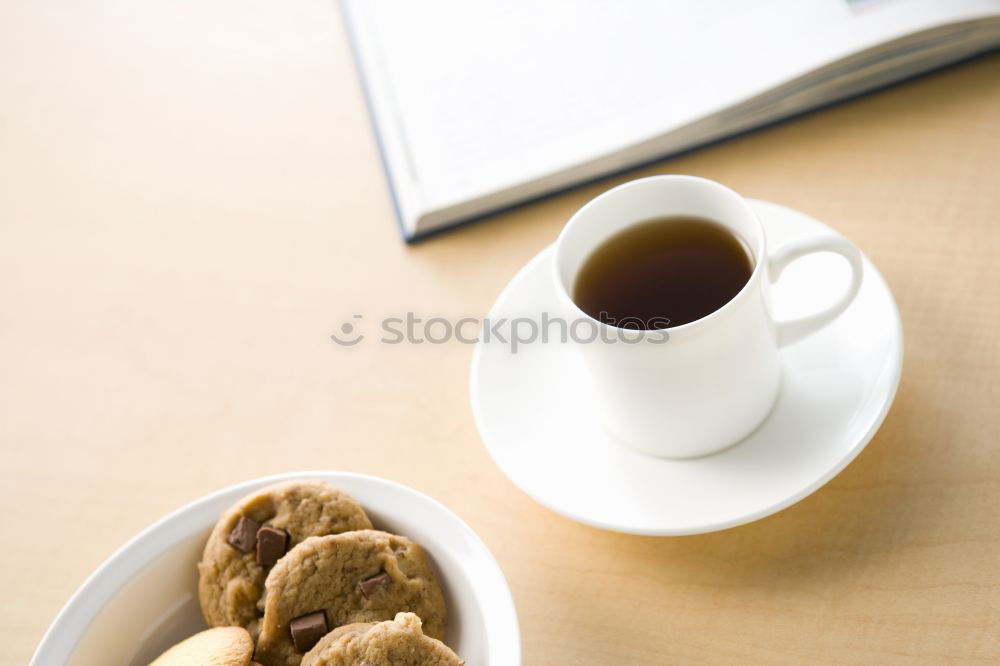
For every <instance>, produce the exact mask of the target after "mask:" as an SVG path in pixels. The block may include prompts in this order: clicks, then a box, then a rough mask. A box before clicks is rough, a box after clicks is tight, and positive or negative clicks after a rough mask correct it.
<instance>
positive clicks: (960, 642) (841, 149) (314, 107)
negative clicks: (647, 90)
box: [0, 0, 1000, 666]
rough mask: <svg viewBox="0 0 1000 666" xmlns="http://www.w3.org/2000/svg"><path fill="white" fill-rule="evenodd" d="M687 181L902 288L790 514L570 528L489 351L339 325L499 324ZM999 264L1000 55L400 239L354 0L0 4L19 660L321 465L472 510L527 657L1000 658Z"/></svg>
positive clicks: (2, 634) (2, 573)
mask: <svg viewBox="0 0 1000 666" xmlns="http://www.w3.org/2000/svg"><path fill="white" fill-rule="evenodd" d="M668 172H678V173H690V174H697V175H701V176H706V177H709V178H713V179H717V180H719V181H722V182H724V183H727V184H728V185H730V186H731V187H733V188H734V189H736V190H737V191H739V192H741V193H743V194H745V195H748V196H753V197H760V198H763V199H770V200H773V201H777V202H781V203H784V204H787V205H790V206H793V207H796V208H800V209H801V210H803V211H806V212H808V213H810V214H812V215H814V216H816V217H818V218H820V219H822V220H825V221H827V222H829V223H830V224H832V225H834V226H835V227H837V228H838V229H840V230H841V231H842V232H843V233H844V234H846V235H847V236H848V237H849V238H851V239H852V240H853V241H855V242H856V243H857V244H858V245H859V246H860V247H861V248H862V250H863V251H864V252H866V253H867V254H868V256H870V257H871V258H872V260H873V261H874V262H875V264H876V265H878V267H879V268H880V269H881V270H882V272H883V273H884V274H885V277H886V278H887V280H888V282H889V284H890V285H891V287H892V289H893V290H894V293H895V295H896V298H897V299H898V302H899V306H900V309H901V311H902V316H903V322H904V330H905V335H906V361H905V368H904V372H903V379H902V384H901V386H900V390H899V395H898V397H897V400H896V404H895V406H894V407H893V408H892V410H891V412H890V413H889V416H888V418H887V420H886V422H885V425H884V426H883V427H882V429H881V431H880V432H879V433H878V435H877V436H876V437H875V439H874V440H873V441H872V442H871V444H870V445H869V446H868V448H867V449H866V450H865V451H864V453H863V454H862V455H861V456H860V457H859V458H858V459H857V460H856V461H855V462H854V463H852V464H851V465H850V466H849V467H848V468H847V469H846V470H845V471H844V472H843V473H841V474H840V475H839V476H838V477H837V478H836V479H834V480H833V481H832V482H830V483H829V484H828V485H827V486H826V487H824V488H823V489H821V490H819V491H818V492H816V493H815V494H814V495H812V496H810V497H809V498H807V499H805V500H804V501H802V502H800V503H799V504H797V505H795V506H793V507H791V508H789V509H787V510H785V511H782V512H781V513H779V514H777V515H774V516H771V517H769V518H766V519H764V520H761V521H759V522H757V523H754V524H751V525H747V526H744V527H739V528H736V529H731V530H727V531H724V532H719V533H715V534H707V535H703V536H695V537H684V538H642V537H632V536H623V535H619V534H612V533H609V532H603V531H599V530H596V529H592V528H590V527H585V526H583V525H579V524H576V523H574V522H571V521H570V520H567V519H565V518H562V517H561V516H558V515H556V514H554V513H552V512H550V511H549V510H547V509H545V508H543V507H541V506H540V505H538V504H536V503H535V502H534V501H532V500H531V499H529V498H528V497H526V496H525V495H524V494H522V493H521V492H520V491H519V490H518V489H517V488H515V487H514V486H513V484H511V482H510V481H508V480H507V478H506V477H504V476H503V474H502V473H501V472H500V471H499V469H498V468H497V467H496V466H495V465H494V464H493V462H492V461H491V460H490V458H489V457H488V455H487V453H486V451H485V449H484V448H483V446H482V445H481V443H480V441H479V437H478V435H477V432H476V429H475V426H474V425H473V421H472V416H471V413H470V408H469V399H468V394H467V391H468V370H469V361H470V358H471V354H472V348H471V347H470V346H469V345H464V344H460V343H453V344H447V345H438V346H428V345H423V346H402V345H400V346H386V345H377V344H361V345H358V346H356V347H353V348H350V349H345V348H341V347H338V346H336V345H334V344H332V342H331V341H330V340H329V338H328V336H329V334H331V333H333V332H334V331H336V330H337V327H339V326H340V324H341V323H342V322H343V321H344V320H345V319H346V318H349V317H350V316H351V314H353V313H363V314H364V315H365V316H366V318H368V320H369V321H370V320H373V319H374V318H377V317H378V316H380V315H383V314H389V313H397V312H405V311H407V310H412V311H414V312H416V313H423V314H424V315H427V316H431V315H441V316H446V317H459V316H473V317H481V316H483V315H484V314H485V313H486V311H487V309H488V308H489V306H490V305H491V304H492V302H493V300H494V299H495V297H496V296H497V294H498V292H499V291H500V289H501V288H502V287H503V286H504V284H505V283H506V282H507V280H508V279H509V278H510V277H511V276H512V275H513V274H514V273H515V272H516V271H517V269H518V268H519V267H520V266H521V265H522V264H524V262H525V261H527V260H528V259H529V258H531V257H532V256H533V255H534V254H535V253H536V252H538V251H539V250H540V249H541V248H542V247H544V246H545V245H546V244H548V243H549V242H551V241H552V240H553V238H554V237H555V235H556V233H557V232H558V230H559V228H560V226H561V225H562V224H563V222H564V221H565V220H566V219H567V218H568V217H569V215H570V214H571V213H572V212H573V211H574V210H576V209H577V208H578V207H580V206H581V205H582V204H583V203H584V202H586V201H587V200H588V199H590V198H591V197H593V196H595V195H596V194H598V193H599V192H601V191H603V190H604V189H606V188H608V187H609V186H610V185H611V184H613V183H616V182H620V181H623V180H626V179H628V178H632V177H634V176H636V175H649V174H657V173H668ZM998 286H1000V56H998V55H993V56H989V57H985V58H980V59H978V60H976V61H973V62H971V63H968V64H965V65H962V66H959V67H957V68H953V69H950V70H947V71H944V72H940V73H937V74H934V75H931V76H928V77H925V78H923V79H920V80H917V81H913V82H910V83H906V84H904V85H901V86H898V87H896V88H893V89H891V90H887V91H883V92H880V93H878V94H875V95H872V96H869V97H865V98H862V99H860V100H856V101H852V102H850V103H847V104H844V105H841V106H838V107H835V108H831V109H828V110H824V111H822V112H819V113H815V114H812V115H809V116H807V117H803V118H800V119H797V120H795V121H792V122H788V123H785V124H782V125H780V126H777V127H773V128H770V129H767V130H764V131H760V132H757V133H754V134H751V135H748V136H744V137H742V138H738V139H736V140H732V141H729V142H726V143H723V144H720V145H717V146H714V147H712V148H709V149H706V150H703V151H700V152H696V153H694V154H691V155H687V156H684V157H681V158H679V159H673V160H668V161H664V162H663V163H660V164H657V165H655V166H651V167H648V168H644V169H642V170H640V171H638V172H636V173H635V174H630V175H628V176H625V177H621V178H616V179H614V180H613V181H609V182H605V183H601V184H597V185H593V186H589V187H586V188H583V189H581V190H578V191H573V192H570V193H567V194H563V195H561V196H559V197H557V198H554V199H550V200H546V201H543V202H541V203H538V204H535V205H532V206H530V207H527V208H523V209H520V210H515V211H513V212H510V213H507V214H504V215H501V216H499V217H497V218H495V219H493V220H491V221H489V222H487V223H484V224H480V225H476V226H472V227H468V228H466V229H464V230H462V231H459V232H457V233H453V234H450V235H446V236H443V237H440V238H438V239H436V240H432V241H429V242H426V243H424V244H420V245H417V246H413V247H408V246H406V245H404V244H403V243H402V242H401V241H400V238H399V235H398V232H397V229H396V225H395V221H394V219H393V214H392V209H391V204H390V199H389V195H388V192H387V189H386V184H385V181H384V178H383V174H382V170H381V166H380V163H379V158H378V153H377V150H376V145H375V141H374V139H373V135H372V132H371V128H370V126H369V122H368V118H367V115H366V111H365V108H364V105H363V101H362V97H361V92H360V89H359V86H358V82H357V79H356V76H355V71H354V69H353V63H352V60H351V56H350V53H349V50H348V47H347V44H346V43H345V38H344V34H343V28H342V25H341V22H340V19H339V16H338V14H337V11H336V8H335V6H334V4H333V3H331V2H330V1H329V0H301V1H299V2H295V3H277V2H265V1H263V0H240V1H239V2H237V1H236V0H215V1H213V2H202V3H193V2H192V3H178V2H167V1H165V0H150V1H148V2H142V3H134V2H127V1H125V0H119V1H115V0H93V1H91V2H82V3H71V2H51V3H33V2H6V3H2V4H0V306H2V307H0V456H2V460H0V501H2V505H0V506H2V509H3V515H4V520H3V525H2V529H0V552H2V553H3V555H2V562H3V566H2V567H0V589H2V590H3V596H4V599H3V601H2V603H0V644H2V645H3V646H4V649H3V650H2V651H0V664H3V665H7V664H10V665H14V664H19V665H20V664H25V663H26V662H27V660H28V659H29V657H30V655H31V654H32V652H33V650H34V648H35V646H36V644H37V642H38V641H39V639H40V638H41V635H42V633H43V631H44V630H45V627H46V626H47V625H48V623H49V622H50V621H51V620H52V618H53V617H54V616H55V614H56V612H57V611H58V610H59V608H60V607H61V606H62V604H63V603H64V602H65V601H66V600H67V599H68V598H69V596H70V594H71V593H72V592H73V590H74V589H75V588H76V587H77V586H78V585H79V584H80V583H81V582H82V581H83V580H84V578H85V577H86V576H87V575H88V574H89V573H90V572H91V571H93V569H94V568H95V567H97V566H98V565H99V564H100V563H101V561H103V560H104V559H105V558H106V557H107V556H108V555H109V554H110V553H111V552H112V551H113V550H114V549H116V548H117V547H118V546H120V545H121V544H122V543H124V542H125V541H126V540H127V539H129V538H130V537H132V536H133V535H135V534H136V533H137V532H138V531H139V530H141V529H143V527H145V526H146V525H148V524H149V523H151V522H152V521H154V520H156V519H157V518H159V517H160V516H162V515H164V514H165V513H167V512H169V511H171V510H173V509H175V508H177V507H178V506H180V505H182V504H184V503H186V502H188V501H190V500H192V499H195V498H197V497H199V496H201V495H203V494H205V493H208V492H211V491H212V490H214V489H217V488H219V487H222V486H225V485H228V484H231V483H235V482H238V481H241V480H245V479H249V478H252V477H256V476H260V475H265V474H271V473H275V472H282V471H289V470H299V469H317V468H325V469H337V470H350V471H356V472H363V473H367V474H374V475H378V476H382V477H386V478H389V479H393V480H396V481H399V482H402V483H405V484H407V485H410V486H412V487H414V488H416V489H418V490H420V491H423V492H425V493H428V494H429V495H431V496H433V497H435V498H437V499H439V500H440V501H442V502H443V503H444V504H446V505H447V506H449V507H451V508H452V509H454V510H455V511H456V512H457V513H458V514H459V515H461V516H462V517H463V518H464V519H465V520H466V521H468V523H469V524H470V525H471V526H472V527H473V528H474V529H475V530H476V531H477V532H478V533H479V534H480V535H481V536H482V537H483V539H484V540H485V541H486V543H487V544H488V545H489V547H490V548H491V549H492V551H493V553H494V554H495V555H496V557H497V559H498V560H499V562H500V565H501V566H502V568H503V570H504V572H505V574H506V575H507V578H508V580H509V581H510V585H511V588H512V590H513V594H514V598H515V601H516V604H517V608H518V613H519V617H520V621H521V626H522V635H523V643H524V663H525V664H526V665H527V666H541V665H543V664H546V665H547V664H572V665H589V664H593V665H598V664H601V665H604V664H633V665H640V664H665V663H676V664H746V663H756V664H805V663H835V664H897V663H898V664H903V663H905V664H943V663H990V662H994V663H995V661H996V660H997V658H998V657H1000V535H998V534H1000V532H998V523H1000V442H998V435H1000V408H998V403H1000V327H998V325H1000V289H998ZM498 666H499V665H498Z"/></svg>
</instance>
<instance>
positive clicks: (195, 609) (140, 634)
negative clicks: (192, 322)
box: [31, 472, 521, 666]
mask: <svg viewBox="0 0 1000 666" xmlns="http://www.w3.org/2000/svg"><path fill="white" fill-rule="evenodd" d="M293 478H318V479H325V480H327V481H330V482H331V483H333V484H335V485H337V486H338V487H340V488H342V489H343V490H345V491H347V492H348V493H350V494H351V495H353V496H354V497H355V498H356V499H357V500H358V501H359V502H360V503H361V504H362V506H364V508H365V511H366V512H367V513H368V515H369V517H370V518H371V520H372V523H373V524H374V525H375V527H376V528H379V529H384V530H386V531H389V532H393V533H397V534H401V535H403V536H406V537H409V538H410V539H412V540H413V541H415V542H417V543H419V544H421V545H422V546H423V547H424V548H425V549H426V550H427V552H428V554H429V555H430V556H431V559H432V561H433V563H434V566H435V569H436V571H437V574H438V579H439V581H440V582H441V586H442V587H443V588H444V594H445V599H446V601H447V602H448V635H447V637H446V642H447V644H448V645H449V646H450V647H451V648H452V649H453V650H455V652H456V653H458V655H459V656H460V657H462V658H463V659H465V660H466V663H467V664H468V665H469V666H480V665H482V666H486V665H491V666H517V665H518V664H520V663H521V637H520V632H519V630H518V624H517V614H516V611H515V610H514V600H513V598H512V597H511V594H510V589H509V588H508V587H507V581H506V580H505V579H504V576H503V573H502V572H501V571H500V567H499V566H498V565H497V562H496V560H495V559H494V558H493V555H492V554H490V551H489V550H488V549H487V548H486V545H485V544H484V543H483V542H482V540H481V539H480V538H479V537H478V536H477V535H476V533H475V532H473V531H472V528H470V527H469V526H468V525H466V524H465V523H464V522H463V521H462V519H461V518H459V517H458V516H456V515H455V514H454V513H452V512H451V511H449V510H448V509H446V508H445V507H444V506H442V505H441V504H439V503H438V502H436V501H435V500H433V499H431V498H430V497H427V496H426V495H423V494H421V493H418V492H417V491H415V490H412V489H410V488H407V487H405V486H401V485H399V484H397V483H393V482H391V481H386V480H384V479H377V478H374V477H371V476H363V475H360V474H347V473H341V472H296V473H292V474H279V475H276V476H268V477H264V478H261V479H255V480H253V481H247V482H246V483H241V484H239V485H235V486H231V487H229V488H226V489H224V490H220V491H218V492H215V493H212V494H211V495H208V496H206V497H203V498H201V499H199V500H197V501H195V502H192V503H191V504H188V505H187V506H185V507H184V508H182V509H179V510H178V511H175V512H174V513H172V514H170V515H168V516H167V517H165V518H163V519H161V520H160V521H159V522H157V523H155V524H154V525H152V526H151V527H149V528H147V529H146V530H145V531H143V532H142V533H140V534H139V535H138V536H136V537H135V538H134V539H132V540H131V541H129V542H128V543H127V544H125V545H124V546H123V547H122V548H120V549H119V550H118V551H117V552H116V553H115V554H114V555H112V556H111V557H110V558H108V559H107V561H105V562H104V564H102V565H101V566H100V567H99V568H98V569H97V571H95V572H94V573H93V574H92V575H91V576H90V578H88V579H87V580H86V581H85V582H84V583H83V585H81V586H80V588H79V589H78V590H77V591H76V593H75V594H74V595H73V597H72V598H71V599H70V600H69V602H68V603H67V604H66V606H64V607H63V609H62V610H61V611H60V612H59V615H57V616H56V619H55V620H54V621H53V622H52V624H51V625H50V626H49V628H48V630H47V631H46V632H45V636H44V637H43V638H42V642H41V643H40V644H39V646H38V649H37V650H36V651H35V656H34V657H32V659H31V666H56V665H60V664H65V665H66V666H91V665H94V666H97V665H100V666H106V665H107V664H127V665H131V666H145V665H146V664H148V663H149V662H150V661H152V660H153V659H154V658H155V657H156V656H157V655H159V654H160V653H161V652H163V651H164V650H165V649H167V648H168V647H169V646H170V645H172V644H174V643H176V642H177V641H179V640H181V639H182V638H185V637H187V636H190V635H191V634H193V633H195V632H197V631H200V630H201V629H204V628H205V621H204V620H203V619H202V615H201V609H200V608H199V606H198V574H197V570H196V568H195V565H196V563H197V562H198V560H199V559H200V557H201V551H202V549H203V548H204V546H205V541H206V540H207V538H208V533H209V532H210V531H211V529H212V526H213V525H215V523H216V521H217V520H218V519H219V516H220V515H221V514H222V512H223V510H225V509H226V508H228V507H229V506H231V505H233V504H235V503H236V502H237V501H238V500H239V499H240V498H241V497H243V496H244V495H247V494H248V493H250V492H251V491H253V490H255V489H257V488H260V487H262V486H266V485H269V484H272V483H276V482H278V481H286V480H288V479H293Z"/></svg>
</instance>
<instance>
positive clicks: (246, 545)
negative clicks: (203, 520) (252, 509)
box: [226, 516, 260, 553]
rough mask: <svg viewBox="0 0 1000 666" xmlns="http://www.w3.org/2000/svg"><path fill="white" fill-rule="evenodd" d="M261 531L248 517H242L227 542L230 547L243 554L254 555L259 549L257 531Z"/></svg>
mask: <svg viewBox="0 0 1000 666" xmlns="http://www.w3.org/2000/svg"><path fill="white" fill-rule="evenodd" d="M258 529H260V525H258V524H257V523H256V522H255V521H253V520H250V519H249V518H247V517H246V516H240V519H239V521H238V522H237V523H236V527H234V528H233V531H232V532H230V533H229V538H228V539H227V540H226V541H227V542H228V543H229V545H230V546H232V547H233V548H235V549H236V550H238V551H240V552H243V553H252V552H253V550H254V548H256V547H257V530H258Z"/></svg>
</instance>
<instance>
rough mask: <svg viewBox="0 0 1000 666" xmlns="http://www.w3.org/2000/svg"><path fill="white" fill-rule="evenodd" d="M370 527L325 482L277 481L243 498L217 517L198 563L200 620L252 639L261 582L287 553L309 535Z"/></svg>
mask: <svg viewBox="0 0 1000 666" xmlns="http://www.w3.org/2000/svg"><path fill="white" fill-rule="evenodd" d="M371 526H372V525H371V521H369V520H368V516H367V515H365V512H364V510H363V509H362V508H361V505H360V504H358V503H357V502H356V501H355V500H354V498H353V497H351V496H350V495H348V494H347V493H345V492H343V491H341V490H339V489H337V488H336V487H334V486H333V485H331V484H329V483H327V482H326V481H319V480H295V481H289V482H285V483H279V484H276V485H273V486H268V487H266V488H263V489H261V490H258V491H256V492H254V493H253V494H251V495H249V496H247V497H245V498H243V499H242V500H241V501H240V502H238V503H237V504H236V505H235V506H233V507H232V508H230V509H229V510H228V511H226V512H225V513H224V514H223V515H222V518H221V519H220V520H219V522H218V523H217V524H216V526H215V529H213V530H212V533H211V535H210V536H209V537H208V543H207V544H206V545H205V552H204V554H203V555H202V558H201V562H200V563H199V564H198V573H199V574H200V580H199V582H198V598H199V600H200V601H201V610H202V613H203V614H204V615H205V621H206V622H208V626H210V627H220V626H230V625H236V626H240V627H243V628H245V629H247V630H248V631H249V632H250V633H251V635H253V636H254V637H256V635H257V632H258V624H259V619H260V616H261V614H262V610H263V599H262V597H263V595H264V580H265V578H266V577H267V573H268V571H269V570H270V569H271V567H272V566H274V564H275V563H276V562H278V561H279V560H280V558H281V557H282V556H284V554H285V552H286V551H287V550H289V549H291V548H293V547H295V545H296V544H298V543H300V542H301V541H303V540H304V539H306V538H308V537H312V536H322V535H327V534H339V533H341V532H349V531H352V530H363V529H369V528H371Z"/></svg>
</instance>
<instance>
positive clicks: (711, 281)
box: [573, 217, 754, 329]
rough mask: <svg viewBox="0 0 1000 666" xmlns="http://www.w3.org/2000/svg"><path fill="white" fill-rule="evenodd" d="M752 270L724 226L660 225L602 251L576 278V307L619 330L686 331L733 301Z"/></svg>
mask: <svg viewBox="0 0 1000 666" xmlns="http://www.w3.org/2000/svg"><path fill="white" fill-rule="evenodd" d="M753 267H754V261H753V258H752V256H751V254H750V252H749V251H748V250H747V248H746V246H745V245H744V243H743V242H742V241H741V240H740V239H739V238H738V237H737V236H736V235H734V234H733V233H732V232H731V231H729V230H728V229H726V228H725V227H723V226H722V225H721V224H718V223H716V222H713V221H711V220H708V219H705V218H700V217H665V218H658V219H653V220H649V221H646V222H642V223H640V224H636V225H633V226H630V227H628V228H627V229H625V230H624V231H621V232H619V233H617V234H615V235H614V236H612V237H611V238H609V239H608V240H606V241H605V242H603V243H602V244H601V245H599V246H598V247H597V248H596V249H595V250H594V251H593V252H592V253H591V254H590V256H589V257H588V258H587V259H586V261H585V262H584V263H583V266H582V268H581V269H580V271H579V273H578V274H577V277H576V281H575V282H574V285H573V301H574V302H575V303H576V304H577V306H578V307H579V308H580V309H581V310H583V311H584V312H585V313H587V314H588V315H590V316H591V317H593V318H594V319H597V320H599V321H602V322H605V323H607V324H610V325H613V326H619V327H622V328H633V329H635V328H642V329H660V328H670V327H674V326H682V325H684V324H687V323H690V322H692V321H695V320H696V319H701V318H702V317H704V316H706V315H709V314H711V313H713V312H715V311H716V310H718V309H719V308H721V307H722V306H723V305H725V304H726V303H728V302H729V301H731V300H732V299H733V297H734V296H736V294H738V293H739V292H740V290H741V289H743V287H744V286H745V285H746V283H747V282H748V281H749V279H750V275H751V274H752V273H753Z"/></svg>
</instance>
